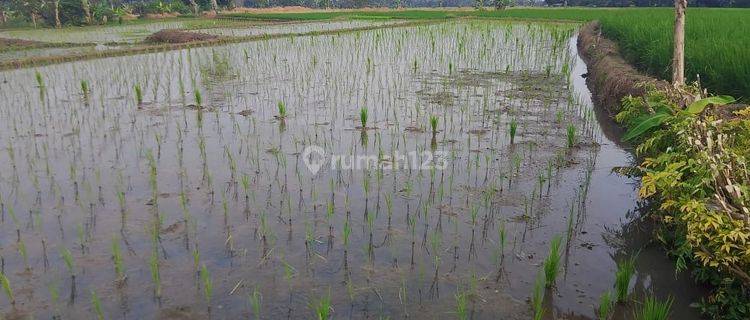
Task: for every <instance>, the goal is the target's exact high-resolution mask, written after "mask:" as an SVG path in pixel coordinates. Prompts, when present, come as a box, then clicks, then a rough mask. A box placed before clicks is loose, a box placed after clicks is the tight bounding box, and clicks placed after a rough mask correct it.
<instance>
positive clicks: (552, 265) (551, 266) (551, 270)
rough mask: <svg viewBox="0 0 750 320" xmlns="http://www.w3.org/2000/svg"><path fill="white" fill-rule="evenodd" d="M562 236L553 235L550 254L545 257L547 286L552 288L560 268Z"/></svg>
mask: <svg viewBox="0 0 750 320" xmlns="http://www.w3.org/2000/svg"><path fill="white" fill-rule="evenodd" d="M561 241H562V237H560V236H559V235H556V236H554V237H552V240H551V241H550V245H549V254H548V255H547V258H546V259H544V264H543V265H544V279H545V281H546V283H545V286H546V287H547V288H550V287H552V286H554V285H555V280H556V279H557V274H558V272H559V269H560V258H561V256H560V243H561Z"/></svg>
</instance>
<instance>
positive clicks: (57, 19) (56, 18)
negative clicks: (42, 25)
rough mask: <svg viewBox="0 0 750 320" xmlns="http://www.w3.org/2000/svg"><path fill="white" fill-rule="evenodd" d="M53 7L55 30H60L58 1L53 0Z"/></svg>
mask: <svg viewBox="0 0 750 320" xmlns="http://www.w3.org/2000/svg"><path fill="white" fill-rule="evenodd" d="M54 7H55V28H58V29H60V28H61V27H62V23H60V0H54Z"/></svg>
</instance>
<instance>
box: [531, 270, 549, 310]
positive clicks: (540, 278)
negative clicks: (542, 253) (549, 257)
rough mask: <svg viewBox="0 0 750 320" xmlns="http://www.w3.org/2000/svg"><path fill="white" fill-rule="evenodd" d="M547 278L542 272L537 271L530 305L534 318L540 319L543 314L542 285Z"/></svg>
mask: <svg viewBox="0 0 750 320" xmlns="http://www.w3.org/2000/svg"><path fill="white" fill-rule="evenodd" d="M546 282H547V280H545V278H544V273H541V272H540V273H539V274H538V275H537V276H536V280H535V281H534V292H533V294H532V296H531V307H532V311H533V313H534V316H533V319H534V320H542V317H543V316H544V305H543V304H544V286H545V283H546Z"/></svg>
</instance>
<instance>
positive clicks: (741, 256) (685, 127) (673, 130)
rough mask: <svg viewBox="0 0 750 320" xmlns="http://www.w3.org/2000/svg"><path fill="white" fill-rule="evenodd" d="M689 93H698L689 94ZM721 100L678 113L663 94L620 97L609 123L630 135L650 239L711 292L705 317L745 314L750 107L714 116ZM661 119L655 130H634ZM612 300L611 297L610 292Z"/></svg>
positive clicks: (749, 310) (748, 305) (749, 265)
mask: <svg viewBox="0 0 750 320" xmlns="http://www.w3.org/2000/svg"><path fill="white" fill-rule="evenodd" d="M695 91H696V92H698V91H699V90H698V89H697V88H696V89H695ZM732 101H734V99H733V98H731V97H728V96H714V97H708V98H704V99H700V100H698V101H696V102H693V103H691V104H690V105H688V106H687V107H686V108H684V109H683V108H681V107H679V105H678V104H677V103H674V102H672V100H670V98H669V97H668V94H665V93H664V92H659V91H649V92H648V94H647V95H646V96H645V97H643V98H627V99H625V101H624V102H623V105H622V110H621V112H620V113H619V114H618V115H617V117H616V120H618V121H619V122H621V123H623V124H625V125H626V127H628V128H629V132H636V133H638V135H635V134H634V135H633V140H634V141H638V142H639V143H638V145H637V147H636V150H637V152H638V154H639V155H641V156H643V157H644V158H643V161H642V163H641V165H640V171H641V172H642V174H643V177H642V179H641V187H640V190H639V195H640V196H641V197H642V198H647V199H651V200H652V201H654V202H655V203H656V204H657V205H658V209H657V210H654V211H653V212H652V214H653V215H654V216H655V217H656V219H657V220H658V221H661V222H662V223H661V225H660V228H659V229H658V230H657V231H658V232H657V236H658V239H659V240H661V241H662V242H664V243H665V244H667V245H668V246H669V247H670V248H671V251H670V253H671V254H672V255H673V256H674V257H675V258H676V260H677V263H676V264H677V269H678V271H680V270H684V269H686V268H687V266H688V264H692V266H693V267H694V269H695V271H694V275H695V276H696V278H697V279H698V280H699V281H702V282H705V283H709V284H711V285H712V286H713V290H712V292H711V294H710V295H709V296H708V297H707V298H706V299H704V301H703V303H702V311H703V312H704V313H705V314H706V315H708V316H709V317H710V318H721V319H746V318H747V317H748V316H750V299H749V298H750V294H749V293H748V286H749V285H750V277H749V276H748V272H749V271H748V270H750V251H748V250H747V248H748V247H750V227H749V226H748V224H747V222H746V221H748V214H747V212H749V211H748V203H750V192H748V191H749V190H748V185H750V180H749V179H748V172H747V165H746V163H747V160H746V159H747V156H748V146H749V145H748V142H747V140H748V139H750V109H748V108H745V109H741V110H735V111H733V112H729V111H722V109H724V108H728V106H723V105H724V104H727V103H730V102H732ZM655 114H662V116H661V117H663V121H661V122H660V124H659V125H655V126H651V127H649V128H648V129H646V130H642V129H638V131H634V130H636V129H635V128H642V127H644V126H646V125H644V122H646V121H650V122H653V121H654V120H650V119H651V118H653V116H654V115H655ZM618 299H619V293H618Z"/></svg>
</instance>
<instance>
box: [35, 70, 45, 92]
mask: <svg viewBox="0 0 750 320" xmlns="http://www.w3.org/2000/svg"><path fill="white" fill-rule="evenodd" d="M34 78H35V79H36V84H37V86H39V89H44V78H43V77H42V74H41V73H40V72H39V71H36V72H35V73H34Z"/></svg>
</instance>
